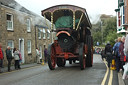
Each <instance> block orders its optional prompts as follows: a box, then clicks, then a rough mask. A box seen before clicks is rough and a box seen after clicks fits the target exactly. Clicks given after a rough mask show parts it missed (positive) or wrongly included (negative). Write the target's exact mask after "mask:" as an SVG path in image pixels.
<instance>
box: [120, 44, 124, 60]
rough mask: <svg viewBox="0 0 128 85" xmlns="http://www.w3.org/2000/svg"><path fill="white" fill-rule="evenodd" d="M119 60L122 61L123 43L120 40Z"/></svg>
mask: <svg viewBox="0 0 128 85" xmlns="http://www.w3.org/2000/svg"><path fill="white" fill-rule="evenodd" d="M119 54H120V61H124V56H125V55H124V43H123V42H121V44H120V46H119Z"/></svg>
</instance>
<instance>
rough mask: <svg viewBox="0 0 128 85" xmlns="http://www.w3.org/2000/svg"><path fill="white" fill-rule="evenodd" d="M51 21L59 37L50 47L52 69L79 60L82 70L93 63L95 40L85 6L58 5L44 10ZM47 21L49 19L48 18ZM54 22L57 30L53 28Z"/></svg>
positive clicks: (44, 14)
mask: <svg viewBox="0 0 128 85" xmlns="http://www.w3.org/2000/svg"><path fill="white" fill-rule="evenodd" d="M42 16H44V17H45V19H46V18H47V19H48V20H50V21H51V27H50V29H51V30H52V31H54V32H56V37H57V39H56V40H55V41H54V43H51V44H50V45H49V47H48V66H49V68H50V69H51V70H54V69H55V66H56V64H57V66H58V67H64V66H65V64H66V60H69V63H70V64H72V62H75V61H76V60H77V61H79V64H80V68H81V70H83V69H85V67H86V66H88V67H91V66H92V64H93V40H92V36H91V32H90V29H91V23H90V20H89V17H88V15H87V12H86V10H85V9H84V8H81V7H78V6H74V5H57V6H53V7H50V8H47V9H45V10H43V11H42ZM46 21H47V20H46ZM53 24H54V25H55V27H56V30H53Z"/></svg>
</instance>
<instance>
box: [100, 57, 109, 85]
mask: <svg viewBox="0 0 128 85" xmlns="http://www.w3.org/2000/svg"><path fill="white" fill-rule="evenodd" d="M104 63H105V65H106V67H107V71H106V73H105V76H104V79H103V81H102V83H101V85H105V82H106V79H107V76H108V72H109V68H108V66H107V62H106V60H105V59H104Z"/></svg>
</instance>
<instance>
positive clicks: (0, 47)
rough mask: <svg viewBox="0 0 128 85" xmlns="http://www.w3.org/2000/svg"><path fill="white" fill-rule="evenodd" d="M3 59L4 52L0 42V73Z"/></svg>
mask: <svg viewBox="0 0 128 85" xmlns="http://www.w3.org/2000/svg"><path fill="white" fill-rule="evenodd" d="M3 59H4V52H3V50H2V45H1V43H0V73H1V72H2V68H3Z"/></svg>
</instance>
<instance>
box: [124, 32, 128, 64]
mask: <svg viewBox="0 0 128 85" xmlns="http://www.w3.org/2000/svg"><path fill="white" fill-rule="evenodd" d="M124 54H125V56H126V60H127V62H128V34H127V35H126V38H125V42H124Z"/></svg>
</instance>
